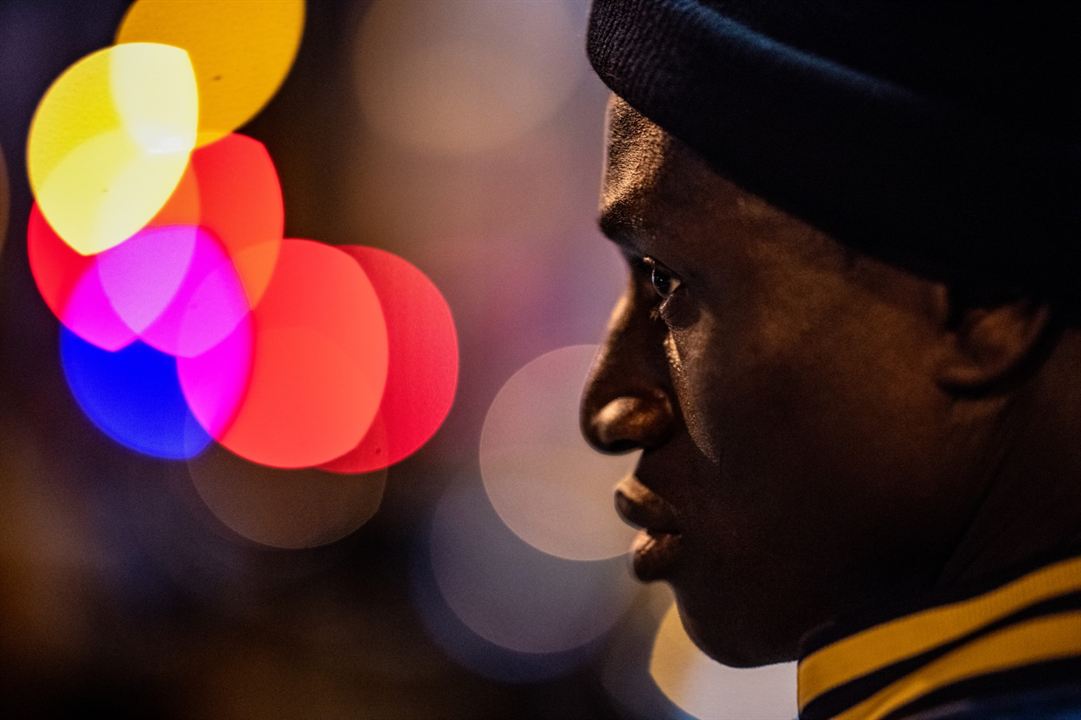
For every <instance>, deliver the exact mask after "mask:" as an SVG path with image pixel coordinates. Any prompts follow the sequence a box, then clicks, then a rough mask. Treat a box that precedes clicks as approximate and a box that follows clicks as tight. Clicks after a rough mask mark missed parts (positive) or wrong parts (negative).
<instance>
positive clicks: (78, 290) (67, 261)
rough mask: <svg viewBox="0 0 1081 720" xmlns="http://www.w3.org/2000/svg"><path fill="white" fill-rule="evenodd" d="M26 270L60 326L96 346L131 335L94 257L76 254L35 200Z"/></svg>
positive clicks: (111, 345) (110, 345) (118, 344)
mask: <svg viewBox="0 0 1081 720" xmlns="http://www.w3.org/2000/svg"><path fill="white" fill-rule="evenodd" d="M26 245H27V248H26V251H27V256H28V257H29V260H30V273H31V275H33V277H34V282H35V284H36V285H37V288H38V293H39V294H40V295H41V298H42V299H43V300H44V301H45V304H46V305H47V306H48V308H49V309H50V310H51V311H52V313H53V315H55V316H56V318H57V319H58V320H59V321H60V322H61V323H63V324H64V326H65V327H66V328H67V329H69V330H71V331H72V332H73V333H75V334H76V335H78V336H79V337H80V338H82V339H83V340H85V341H86V342H89V343H91V344H93V345H95V346H97V347H99V348H101V349H102V350H119V349H121V348H123V347H125V346H126V345H128V344H129V343H131V342H132V341H134V340H135V333H134V332H132V330H131V328H129V327H128V326H127V324H126V323H125V322H124V321H123V319H121V317H120V316H119V315H118V314H117V313H116V310H114V309H113V306H112V303H111V302H109V297H108V296H107V295H106V294H105V288H104V287H102V284H101V277H100V276H99V275H98V273H97V269H96V264H97V256H89V257H88V256H86V255H80V254H79V253H77V252H75V250H73V249H72V248H71V246H69V245H68V244H66V243H65V242H64V241H63V240H62V239H61V238H60V236H59V235H57V234H56V232H55V231H54V230H53V229H52V227H50V226H49V223H48V222H47V221H46V220H45V216H44V215H42V214H41V209H40V208H39V207H38V205H37V203H35V204H34V206H33V207H32V208H31V209H30V220H29V222H28V223H27V227H26Z"/></svg>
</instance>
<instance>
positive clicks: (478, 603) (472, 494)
mask: <svg viewBox="0 0 1081 720" xmlns="http://www.w3.org/2000/svg"><path fill="white" fill-rule="evenodd" d="M429 539H430V545H429V547H430V557H431V564H432V572H433V575H434V577H435V582H436V585H437V586H438V588H439V592H440V594H441V595H442V597H443V599H444V600H445V602H446V604H447V606H448V607H449V608H450V609H451V610H452V611H453V612H454V614H455V615H456V616H457V617H458V618H459V619H460V620H461V621H462V622H463V623H465V625H467V626H468V627H469V628H470V629H471V630H472V631H473V632H474V633H476V634H477V635H479V636H480V637H482V638H484V639H486V640H488V641H489V642H492V643H495V644H496V645H499V646H501V647H505V648H508V649H511V650H515V651H518V652H532V653H554V652H563V651H567V650H570V649H572V648H575V647H580V646H582V645H585V644H586V643H589V642H591V641H592V640H594V639H595V638H598V637H599V636H601V635H602V634H604V633H605V632H606V631H607V630H608V629H609V628H611V627H612V625H613V624H614V623H615V622H616V620H618V619H619V616H620V615H621V614H622V613H623V611H624V610H625V609H626V607H627V606H628V604H629V603H630V602H631V600H632V599H633V597H634V594H635V592H636V591H637V589H638V588H637V585H636V584H635V582H634V581H633V580H632V579H631V578H630V575H629V573H628V572H627V569H626V564H625V563H624V561H623V559H622V558H618V559H613V560H600V561H595V562H575V561H571V560H564V559H562V558H557V557H554V556H552V555H548V554H546V553H542V552H540V551H539V550H537V549H535V548H533V547H531V546H529V545H527V544H525V543H523V542H522V541H521V540H520V539H519V538H518V537H517V536H515V535H514V534H513V533H511V532H510V531H509V530H508V529H507V528H506V526H504V525H503V523H502V522H500V520H499V517H498V516H497V515H496V514H495V512H494V511H493V510H492V507H491V505H490V504H489V503H488V502H487V499H486V497H485V495H484V492H483V490H482V489H481V488H480V487H478V486H477V485H476V484H465V483H462V484H457V485H453V486H451V487H450V488H449V489H448V490H447V491H446V493H445V494H444V495H443V497H442V498H441V499H440V501H439V504H438V506H437V507H436V511H435V514H434V516H433V519H432V529H431V535H430V538H429Z"/></svg>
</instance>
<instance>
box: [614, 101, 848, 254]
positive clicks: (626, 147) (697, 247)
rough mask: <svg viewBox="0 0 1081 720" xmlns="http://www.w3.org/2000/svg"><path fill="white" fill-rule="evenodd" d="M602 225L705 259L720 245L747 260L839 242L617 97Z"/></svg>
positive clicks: (633, 239)
mask: <svg viewBox="0 0 1081 720" xmlns="http://www.w3.org/2000/svg"><path fill="white" fill-rule="evenodd" d="M600 226H601V229H602V230H603V231H604V233H605V234H606V235H608V236H609V237H610V238H611V239H612V240H614V241H616V242H617V243H619V244H621V245H624V246H628V247H630V248H631V249H632V250H633V251H636V252H638V253H641V254H651V252H650V251H653V250H663V251H664V252H665V253H666V254H669V255H670V256H671V257H672V258H673V259H679V258H680V256H683V258H684V259H686V260H687V262H688V264H689V265H694V266H701V265H702V264H703V263H704V264H707V265H708V264H711V263H710V262H709V261H711V260H713V259H714V258H716V257H717V254H718V251H719V250H720V248H721V247H722V246H723V247H724V248H725V249H726V250H729V251H735V252H738V253H739V254H741V255H746V256H748V257H752V258H759V259H775V258H774V257H773V256H776V255H778V254H782V255H795V256H800V257H801V258H802V259H815V260H820V259H821V258H822V257H828V258H829V260H830V263H831V264H833V263H834V262H835V261H836V260H837V259H838V257H839V256H841V255H842V254H843V250H842V249H841V248H840V246H839V245H838V244H837V243H835V242H833V241H832V240H830V239H829V238H828V236H826V235H825V234H824V233H821V232H819V231H817V230H815V229H814V228H812V227H811V226H810V225H807V224H806V223H804V222H803V221H801V220H799V219H798V218H795V217H793V216H791V215H789V214H787V213H785V212H784V211H783V210H781V209H779V208H777V207H775V206H774V205H771V204H770V203H768V202H766V201H765V200H763V199H761V198H759V197H758V196H756V195H754V194H752V193H749V192H746V191H744V190H743V189H741V188H740V187H738V186H737V185H735V184H734V183H732V182H730V181H729V180H727V179H726V178H724V177H723V176H722V175H720V174H718V173H717V172H716V171H714V170H713V169H712V168H711V167H710V166H709V165H708V164H707V163H706V162H705V161H704V160H703V159H702V158H701V157H700V156H699V155H698V154H697V153H696V152H694V151H693V150H691V149H690V148H689V147H687V146H686V145H684V144H683V143H682V142H681V141H680V140H678V139H677V138H675V137H673V136H671V135H669V134H668V133H667V132H665V131H664V130H663V129H662V128H660V127H659V126H657V125H656V124H655V123H653V122H652V121H651V120H649V119H648V118H646V117H643V116H642V115H641V114H640V113H638V112H637V111H636V110H635V109H634V108H632V107H631V106H630V105H628V104H627V103H626V102H625V101H624V100H622V99H621V98H619V97H618V96H614V95H613V96H612V99H611V100H610V102H609V106H608V131H607V162H606V164H605V172H604V182H603V186H602V189H601V202H600Z"/></svg>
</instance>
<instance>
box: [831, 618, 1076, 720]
mask: <svg viewBox="0 0 1081 720" xmlns="http://www.w3.org/2000/svg"><path fill="white" fill-rule="evenodd" d="M1079 648H1081V611H1076V610H1075V611H1071V612H1067V613H1059V614H1058V615H1049V616H1046V617H1040V618H1036V619H1034V620H1029V621H1027V622H1023V623H1019V624H1017V625H1011V626H1009V627H1007V628H1003V629H1002V630H999V631H997V632H994V633H991V634H990V635H987V636H986V637H982V638H979V639H978V640H975V641H973V642H972V643H969V644H967V645H963V646H961V647H960V648H958V649H956V650H954V651H953V652H951V653H949V654H947V655H945V656H943V657H941V658H939V659H938V660H935V661H934V662H932V663H929V664H928V665H926V666H924V667H922V668H920V669H919V670H917V671H915V672H913V673H912V674H910V675H906V676H905V677H903V678H901V679H900V680H897V681H896V682H894V683H893V684H892V685H888V686H886V687H885V688H883V689H882V690H880V691H878V692H877V693H875V694H874V695H872V696H871V697H869V698H867V699H866V700H864V701H863V702H861V703H860V704H859V705H856V706H854V707H851V708H849V709H848V710H846V711H845V712H843V713H841V714H840V715H837V716H836V717H835V718H834V720H881V718H883V717H885V716H886V715H888V714H890V713H891V712H893V711H894V710H897V709H899V708H901V707H903V706H905V705H907V704H908V703H910V702H912V701H913V700H916V699H918V698H920V697H922V696H924V695H927V694H928V693H931V692H933V691H935V690H937V689H938V688H941V687H944V686H946V685H950V684H952V683H955V682H960V681H962V680H967V679H969V678H973V677H977V676H979V675H986V674H988V673H993V672H999V671H1002V670H1009V669H1011V668H1016V667H1021V666H1023V665H1030V664H1033V663H1037V662H1042V661H1047V660H1057V659H1061V658H1067V657H1076V656H1077V655H1078V652H1079Z"/></svg>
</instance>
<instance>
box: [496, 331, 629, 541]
mask: <svg viewBox="0 0 1081 720" xmlns="http://www.w3.org/2000/svg"><path fill="white" fill-rule="evenodd" d="M596 353H597V346H595V345H574V346H570V347H565V348H560V349H559V350H554V351H552V352H549V353H547V354H545V355H542V356H540V357H539V358H537V359H535V360H533V361H532V362H530V363H529V364H527V365H526V366H525V367H523V368H522V369H521V370H519V371H518V372H517V373H515V375H514V376H513V377H511V379H510V380H508V381H507V382H506V384H505V385H504V386H503V388H502V389H501V390H500V391H499V394H498V395H497V396H496V398H495V401H493V402H492V405H491V407H490V408H489V409H488V415H487V417H486V418H485V421H484V429H483V431H482V433H481V439H480V465H481V474H482V476H483V478H484V488H485V490H486V491H487V493H488V497H489V498H490V499H491V503H492V506H493V507H494V508H495V510H496V512H498V513H499V516H500V518H502V520H503V522H505V523H506V524H507V526H508V527H509V528H510V529H511V530H513V531H514V532H515V534H517V535H518V536H519V537H520V538H521V539H523V540H525V541H526V542H527V543H529V544H530V545H532V546H533V547H535V548H537V549H539V550H542V551H544V552H546V553H549V554H551V555H556V556H558V557H561V558H567V559H571V560H600V559H604V558H611V557H616V556H620V555H624V554H625V553H626V552H627V549H628V547H629V546H630V543H631V540H632V538H633V536H634V531H633V530H632V529H631V528H630V527H629V526H627V525H626V524H625V523H623V522H622V521H621V520H620V519H619V517H618V516H617V515H616V512H615V510H614V509H613V500H612V488H613V486H614V485H615V484H616V483H617V482H619V480H621V479H622V478H623V477H625V476H626V475H627V474H629V473H630V472H632V471H633V470H634V466H635V464H636V463H637V462H638V455H639V454H638V453H632V454H629V455H621V456H609V455H602V454H600V453H598V452H597V451H595V450H593V449H592V448H590V447H589V445H587V444H586V441H585V440H584V439H583V438H582V435H581V433H580V432H579V430H578V402H579V397H580V395H581V391H582V387H583V385H584V384H585V379H586V375H587V374H588V372H589V368H590V365H591V364H592V362H593V358H594V356H595V355H596Z"/></svg>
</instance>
